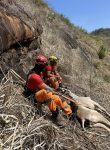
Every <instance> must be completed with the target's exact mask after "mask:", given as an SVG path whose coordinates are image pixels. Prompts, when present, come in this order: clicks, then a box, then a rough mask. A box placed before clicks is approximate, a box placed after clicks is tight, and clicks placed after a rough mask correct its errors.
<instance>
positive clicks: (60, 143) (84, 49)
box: [0, 0, 110, 150]
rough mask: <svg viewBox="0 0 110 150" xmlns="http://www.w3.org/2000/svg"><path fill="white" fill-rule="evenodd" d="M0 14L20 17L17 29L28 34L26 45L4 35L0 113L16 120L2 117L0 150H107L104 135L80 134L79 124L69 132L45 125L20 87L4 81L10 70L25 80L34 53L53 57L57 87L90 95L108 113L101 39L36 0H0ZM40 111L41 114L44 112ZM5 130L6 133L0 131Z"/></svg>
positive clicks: (109, 81)
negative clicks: (59, 82)
mask: <svg viewBox="0 0 110 150" xmlns="http://www.w3.org/2000/svg"><path fill="white" fill-rule="evenodd" d="M0 11H1V12H3V13H4V12H5V13H6V12H7V13H8V14H10V16H11V15H12V16H16V17H17V18H20V20H21V23H20V25H21V24H22V23H24V24H25V25H24V26H26V25H27V27H30V28H29V29H30V30H29V31H32V33H33V34H32V36H31V40H29V41H28V38H30V36H24V35H25V34H23V36H21V34H20V35H19V34H18V36H17V37H18V38H17V39H16V40H15V38H12V37H11V36H12V34H9V35H11V36H8V38H9V37H10V38H9V40H7V41H8V42H7V44H9V47H8V46H6V47H5V48H2V49H1V51H0V68H1V69H0V80H1V85H0V88H1V92H0V94H1V95H3V94H5V97H3V99H2V97H1V99H2V100H3V103H1V104H0V113H1V114H2V113H3V114H7V115H14V116H15V117H16V118H17V119H18V120H16V118H13V116H5V117H7V118H8V117H10V118H8V120H9V123H8V125H7V124H6V126H5V128H4V129H3V128H0V130H1V131H2V130H3V132H2V138H1V139H0V142H1V143H2V144H3V143H5V142H6V141H7V140H9V141H7V142H6V144H4V147H3V148H4V149H20V148H22V149H23V150H24V149H36V150H37V149H38V150H40V149H45V150H46V149H50V150H57V149H58V150H59V149H60V150H73V149H78V150H87V149H89V150H93V149H99V150H102V149H105V150H107V149H109V142H110V141H109V135H108V133H107V132H106V131H103V130H102V129H101V130H98V129H87V132H84V131H82V130H81V127H80V125H79V124H77V127H76V129H74V123H71V122H69V121H68V120H66V119H65V124H66V127H65V128H64V129H60V128H59V127H58V126H57V125H55V124H53V123H52V122H51V121H50V120H49V118H48V115H49V114H48V113H47V114H46V117H47V118H46V119H45V116H43V117H42V116H40V115H38V114H37V112H36V111H37V110H36V108H35V107H34V106H33V104H32V103H31V101H28V100H27V99H26V98H24V97H23V96H22V91H23V87H22V86H21V85H19V84H17V83H16V84H14V81H13V80H11V78H10V77H9V76H8V77H7V76H5V75H6V74H7V72H8V71H9V70H10V69H14V70H15V71H16V72H17V73H18V74H19V75H20V76H21V77H22V78H24V79H26V74H27V73H28V71H29V70H30V69H31V68H32V67H33V65H34V61H33V60H34V58H35V56H36V54H45V55H46V56H47V57H48V56H50V55H51V54H54V55H56V56H57V57H58V58H59V63H58V65H59V66H58V70H59V72H60V74H61V75H62V77H63V84H64V85H66V86H67V87H68V88H69V89H71V90H72V91H73V92H74V93H76V94H78V95H80V96H81V95H83V96H84V95H87V96H91V98H92V99H94V100H95V101H97V102H98V103H100V104H101V105H102V106H103V107H105V108H106V109H107V110H108V112H110V110H109V109H110V103H109V99H110V51H109V49H108V48H109V46H108V45H106V43H104V40H105V39H106V38H105V37H104V38H103V39H104V40H103V39H102V38H101V37H102V35H98V36H96V35H94V34H88V33H86V32H85V31H84V30H82V29H80V28H78V27H76V26H75V25H73V24H71V23H70V21H69V20H68V19H67V18H65V17H64V16H63V15H60V14H57V13H56V12H55V11H53V10H52V9H51V8H49V6H48V5H47V4H46V3H44V2H42V1H41V0H16V1H15V0H1V1H0ZM3 23H4V22H3ZM8 27H9V26H8ZM20 27H21V26H20ZM33 28H34V30H33ZM0 29H1V28H0ZM6 29H7V28H6ZM26 29H27V28H26ZM10 31H11V30H10ZM26 31H27V30H26ZM28 33H31V32H28ZM27 35H30V34H27ZM5 36H6V37H7V35H5ZM100 36H101V37H100ZM104 36H105V34H104ZM1 37H2V36H1ZM10 39H11V40H10ZM12 39H14V42H13V40H12ZM15 41H17V42H15ZM13 44H14V45H13ZM102 45H104V46H105V47H106V49H107V51H106V55H105V57H104V59H99V57H98V52H99V49H100V46H102ZM4 46H5V43H4ZM2 78H3V79H2ZM18 83H19V82H18ZM21 104H22V105H21ZM45 109H46V111H47V108H45V107H44V110H45ZM11 117H12V118H11ZM6 120H7V119H6ZM10 120H11V121H12V123H11V121H10ZM37 120H38V121H37ZM31 127H32V128H31ZM37 127H38V128H37ZM7 128H9V129H11V130H6V129H7ZM49 133H51V134H49ZM17 135H18V137H17ZM25 135H26V138H25ZM11 137H13V140H12V141H11V140H10V139H11ZM29 137H31V138H29ZM62 137H65V138H62ZM32 139H33V140H32ZM53 141H54V142H53ZM65 141H66V142H65ZM10 143H11V148H10ZM20 146H21V147H20Z"/></svg>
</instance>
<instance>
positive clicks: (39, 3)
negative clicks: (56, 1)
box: [33, 0, 48, 8]
mask: <svg viewBox="0 0 110 150" xmlns="http://www.w3.org/2000/svg"><path fill="white" fill-rule="evenodd" d="M33 3H34V4H36V5H37V6H39V7H46V8H48V4H47V3H45V2H44V1H43V0H33Z"/></svg>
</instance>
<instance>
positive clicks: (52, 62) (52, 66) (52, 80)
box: [42, 55, 62, 89]
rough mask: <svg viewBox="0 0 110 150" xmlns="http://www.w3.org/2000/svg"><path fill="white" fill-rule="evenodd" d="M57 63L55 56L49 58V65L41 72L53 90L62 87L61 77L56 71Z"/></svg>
mask: <svg viewBox="0 0 110 150" xmlns="http://www.w3.org/2000/svg"><path fill="white" fill-rule="evenodd" d="M57 61H58V58H57V57H56V56H53V55H52V56H50V57H49V63H48V65H47V66H46V67H45V68H44V70H43V72H42V74H43V78H44V80H45V81H46V82H47V84H50V85H51V87H53V88H54V89H58V88H59V87H62V77H61V76H60V75H59V73H58V71H57Z"/></svg>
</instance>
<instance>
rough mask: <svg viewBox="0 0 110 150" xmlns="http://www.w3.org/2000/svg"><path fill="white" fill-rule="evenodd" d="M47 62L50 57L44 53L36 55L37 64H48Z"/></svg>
mask: <svg viewBox="0 0 110 150" xmlns="http://www.w3.org/2000/svg"><path fill="white" fill-rule="evenodd" d="M47 62H48V59H47V58H46V57H45V56H43V55H38V56H37V57H36V64H40V65H46V64H47Z"/></svg>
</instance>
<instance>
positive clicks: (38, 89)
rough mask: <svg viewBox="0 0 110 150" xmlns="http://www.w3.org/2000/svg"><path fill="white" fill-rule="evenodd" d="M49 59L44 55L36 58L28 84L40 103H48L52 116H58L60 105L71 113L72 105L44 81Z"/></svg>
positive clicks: (65, 111) (67, 112) (68, 113)
mask: <svg viewBox="0 0 110 150" xmlns="http://www.w3.org/2000/svg"><path fill="white" fill-rule="evenodd" d="M47 63H48V59H47V58H46V57H45V56H43V55H38V56H37V58H36V64H35V67H34V68H33V69H32V71H31V73H30V74H29V75H28V78H27V82H26V86H27V89H28V90H29V91H32V92H35V101H36V102H38V103H47V105H48V107H49V109H50V111H51V112H52V116H53V117H54V118H57V116H58V109H57V107H58V106H59V107H60V108H61V109H62V110H63V111H64V113H65V114H67V115H70V114H71V113H72V110H71V107H70V106H69V105H68V104H67V102H66V101H65V100H62V99H61V98H60V97H59V96H58V95H56V94H55V93H54V90H53V89H52V88H51V87H49V86H48V85H47V84H45V83H44V81H43V79H42V78H41V72H42V71H43V69H44V67H46V65H47Z"/></svg>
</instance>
